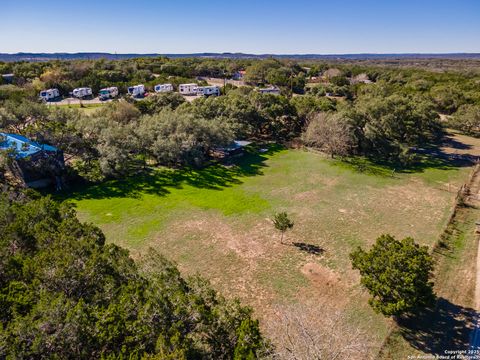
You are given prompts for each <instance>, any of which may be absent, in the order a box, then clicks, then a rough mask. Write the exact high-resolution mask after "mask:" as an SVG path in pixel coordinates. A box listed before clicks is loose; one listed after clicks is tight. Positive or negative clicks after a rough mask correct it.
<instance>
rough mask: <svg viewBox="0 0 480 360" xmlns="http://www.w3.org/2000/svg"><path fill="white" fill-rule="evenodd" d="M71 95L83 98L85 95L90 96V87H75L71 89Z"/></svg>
mask: <svg viewBox="0 0 480 360" xmlns="http://www.w3.org/2000/svg"><path fill="white" fill-rule="evenodd" d="M72 95H73V97H76V98H79V99H83V98H85V97H87V96H92V89H90V88H89V87H83V88H76V89H73V92H72Z"/></svg>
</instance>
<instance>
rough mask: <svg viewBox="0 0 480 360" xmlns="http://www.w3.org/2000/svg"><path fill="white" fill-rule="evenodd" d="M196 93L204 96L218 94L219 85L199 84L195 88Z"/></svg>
mask: <svg viewBox="0 0 480 360" xmlns="http://www.w3.org/2000/svg"><path fill="white" fill-rule="evenodd" d="M197 95H203V96H205V97H209V96H220V87H218V86H199V87H198V88H197Z"/></svg>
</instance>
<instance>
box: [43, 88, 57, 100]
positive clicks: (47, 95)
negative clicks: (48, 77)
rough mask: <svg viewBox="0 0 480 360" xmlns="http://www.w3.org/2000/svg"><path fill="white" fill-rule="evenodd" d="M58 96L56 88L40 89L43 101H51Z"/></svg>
mask: <svg viewBox="0 0 480 360" xmlns="http://www.w3.org/2000/svg"><path fill="white" fill-rule="evenodd" d="M58 97H60V92H59V91H58V89H47V90H42V91H40V98H41V99H42V100H45V101H52V100H54V99H56V98H58Z"/></svg>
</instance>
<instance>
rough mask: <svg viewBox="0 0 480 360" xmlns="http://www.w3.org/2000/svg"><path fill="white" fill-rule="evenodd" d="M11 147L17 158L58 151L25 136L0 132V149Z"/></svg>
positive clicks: (53, 147)
mask: <svg viewBox="0 0 480 360" xmlns="http://www.w3.org/2000/svg"><path fill="white" fill-rule="evenodd" d="M9 149H13V150H14V151H15V157H16V158H17V159H24V158H27V157H29V156H33V155H35V154H37V153H39V152H43V151H45V152H52V153H58V152H60V150H59V149H57V148H56V147H55V146H51V145H45V144H38V143H36V142H34V141H32V140H30V139H27V138H26V137H25V136H22V135H17V134H6V133H2V132H0V150H9Z"/></svg>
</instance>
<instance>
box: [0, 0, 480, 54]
mask: <svg viewBox="0 0 480 360" xmlns="http://www.w3.org/2000/svg"><path fill="white" fill-rule="evenodd" d="M19 51H23V52H84V51H101V52H117V53H127V52H135V53H151V52H155V53H191V52H207V51H208V52H210V51H211V52H248V53H276V54H281V53H282V54H293V53H318V54H341V53H363V52H368V53H405V52H422V53H427V52H480V0H448V1H447V0H342V1H334V0H329V1H324V0H294V1H288V0H256V1H254V0H245V1H236V0H230V1H229V0H224V1H220V0H194V1H192V0H158V1H153V0H96V1H93V0H81V1H75V2H73V1H66V0H63V1H61V0H46V1H41V0H0V52H19Z"/></svg>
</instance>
